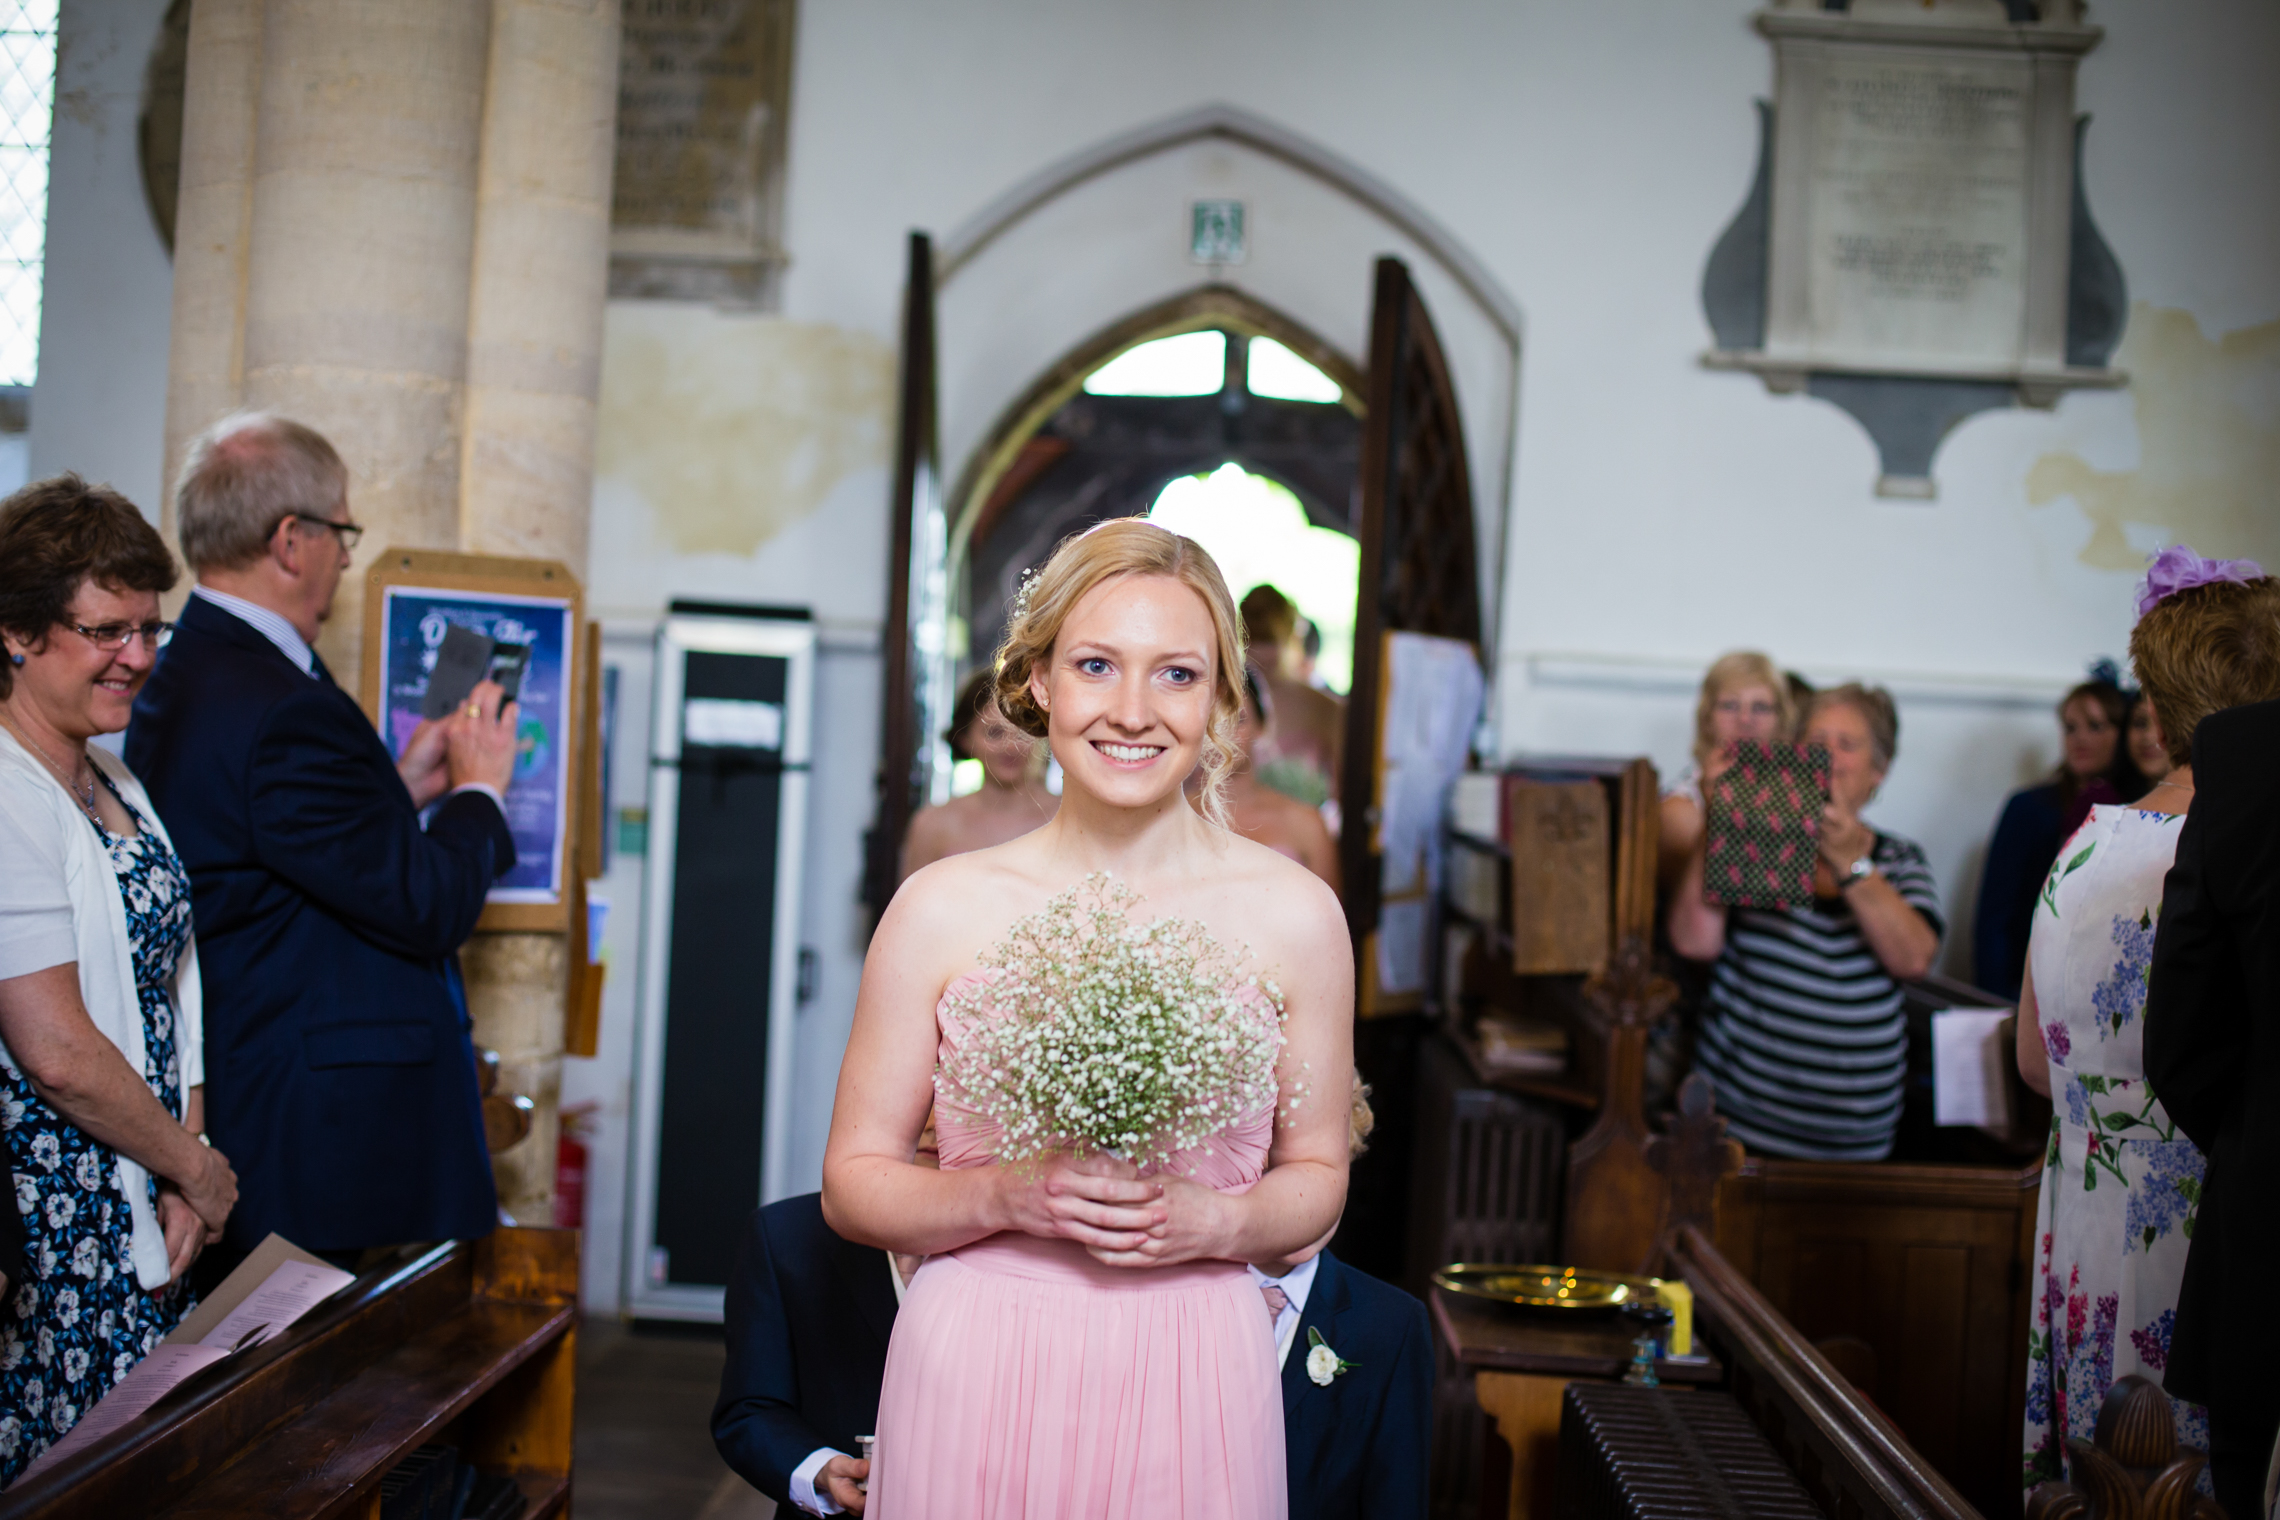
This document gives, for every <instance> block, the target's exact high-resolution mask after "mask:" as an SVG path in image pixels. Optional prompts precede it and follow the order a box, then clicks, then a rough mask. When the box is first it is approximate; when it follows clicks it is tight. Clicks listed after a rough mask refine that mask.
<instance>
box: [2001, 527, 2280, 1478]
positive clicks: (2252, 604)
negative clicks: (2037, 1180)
mask: <svg viewBox="0 0 2280 1520" xmlns="http://www.w3.org/2000/svg"><path fill="white" fill-rule="evenodd" d="M2270 586H2271V583H2270V582H2269V581H2268V580H2266V579H2265V578H2264V576H2263V574H2262V572H2261V571H2260V570H2258V568H2257V567H2256V566H2255V565H2253V564H2251V563H2249V562H2248V561H2246V560H2226V561H2208V560H2203V559H2201V558H2199V556H2197V555H2195V554H2193V553H2192V551H2191V550H2189V549H2185V548H2183V547H2182V546H2177V547H2173V548H2170V549H2167V550H2164V551H2163V553H2162V554H2161V556H2160V557H2159V558H2157V559H2156V560H2155V561H2154V564H2153V567H2152V571H2151V573H2150V574H2149V576H2148V582H2147V584H2146V586H2144V587H2143V588H2141V590H2140V595H2139V598H2138V609H2137V610H2138V623H2137V627H2136V628H2135V629H2133V630H2132V631H2131V634H2130V657H2131V661H2132V663H2133V664H2135V665H2136V667H2137V672H2138V677H2139V679H2140V680H2141V681H2143V682H2144V683H2145V690H2146V693H2147V695H2148V696H2150V697H2152V698H2154V699H2155V706H2156V711H2157V712H2158V713H2159V715H2160V718H2159V727H2161V728H2162V729H2163V730H2164V733H2163V744H2164V746H2165V748H2166V749H2167V750H2168V753H2169V756H2170V759H2171V760H2172V761H2173V762H2174V765H2175V768H2174V769H2172V770H2171V771H2170V772H2169V774H2168V775H2167V776H2165V777H2163V778H2162V780H2161V781H2160V782H2159V783H2158V784H2157V785H2155V786H2154V788H2153V789H2152V790H2151V791H2149V792H2147V793H2146V795H2145V796H2144V797H2142V798H2140V799H2139V800H2138V801H2137V802H2136V803H2134V804H2131V805H2129V806H2126V807H2112V806H2109V807H2097V808H2093V809H2092V810H2091V812H2090V817H2089V820H2088V821H2087V822H2085V823H2084V824H2083V825H2082V827H2081V828H2080V829H2079V830H2078V831H2077V832H2076V833H2075V835H2074V837H2073V838H2071V839H2069V840H2068V841H2067V842H2066V844H2065V845H2064V846H2063V847H2062V848H2061V849H2060V850H2059V853H2058V860H2057V863H2056V864H2054V865H2053V866H2052V867H2051V871H2050V875H2049V877H2048V878H2047V879H2046V880H2045V881H2044V884H2043V889H2042V894H2041V896H2040V898H2039V899H2038V900H2037V902H2036V904H2035V911H2034V919H2033V927H2032V930H2031V933H2030V938H2029V941H2028V950H2027V975H2026V984H2025V986H2024V988H2023V989H2022V990H2021V993H2020V998H2019V1071H2020V1075H2021V1076H2022V1077H2024V1078H2025V1079H2026V1081H2027V1083H2028V1084H2029V1085H2030V1086H2032V1087H2034V1088H2036V1089H2037V1090H2038V1091H2041V1092H2045V1093H2048V1094H2049V1095H2050V1098H2051V1134H2050V1148H2049V1150H2048V1151H2047V1152H2046V1154H2045V1156H2044V1160H2043V1177H2042V1196H2041V1199H2040V1202H2039V1204H2038V1206H2037V1215H2036V1221H2035V1241H2036V1260H2035V1289H2034V1317H2033V1322H2032V1327H2031V1330H2030V1333H2029V1335H2028V1338H2027V1350H2028V1364H2027V1418H2026V1461H2025V1472H2024V1477H2025V1481H2026V1485H2027V1486H2028V1487H2029V1488H2032V1487H2033V1486H2034V1485H2035V1484H2037V1483H2040V1482H2042V1481H2044V1480H2045V1479H2050V1478H2057V1477H2060V1476H2062V1471H2061V1469H2062V1468H2063V1467H2064V1466H2065V1465H2066V1442H2067V1440H2068V1439H2069V1438H2070V1437H2081V1438H2082V1439H2084V1440H2087V1439H2089V1437H2090V1435H2091V1431H2092V1427H2093V1426H2094V1425H2095V1424H2096V1423H2097V1418H2098V1407H2099V1405H2100V1404H2102V1403H2104V1402H2105V1398H2106V1392H2107V1390H2108V1389H2109V1388H2111V1387H2112V1386H2113V1383H2114V1380H2115V1379H2116V1378H2119V1377H2123V1376H2125V1375H2127V1374H2130V1373H2136V1374H2138V1375H2139V1376H2141V1377H2145V1378H2148V1379H2150V1380H2152V1381H2153V1382H2155V1383H2159V1382H2161V1381H2162V1374H2163V1372H2164V1371H2165V1370H2166V1368H2167V1366H2168V1362H2169V1344H2170V1333H2171V1330H2172V1329H2173V1327H2174V1326H2175V1324H2176V1319H2177V1294H2178V1288H2179V1285H2180V1284H2181V1283H2182V1281H2183V1279H2184V1274H2185V1255H2186V1247H2187V1245H2188V1243H2189V1242H2190V1240H2191V1238H2192V1234H2193V1221H2194V1216H2195V1214H2196V1212H2197V1210H2198V1208H2199V1205H2200V1200H2201V1181H2202V1178H2203V1176H2204V1175H2205V1173H2206V1170H2207V1168H2206V1163H2205V1162H2204V1161H2203V1159H2202V1156H2201V1153H2200V1151H2199V1150H2198V1149H2196V1148H2195V1147H2194V1145H2193V1142H2192V1141H2190V1140H2188V1139H2186V1138H2185V1136H2184V1134H2183V1133H2182V1132H2180V1131H2179V1130H2178V1128H2177V1126H2176V1125H2175V1124H2174V1123H2172V1122H2171V1120H2170V1117H2169V1115H2168V1113H2167V1111H2166V1110H2164V1109H2163V1108H2162V1106H2161V1100H2160V1099H2159V1097H2157V1096H2156V1095H2155V1094H2154V1093H2153V1091H2152V1090H2151V1089H2150V1088H2148V1086H2147V1085H2146V1080H2145V999H2146V977H2147V972H2148V969H2149V967H2150V965H2151V963H2152V959H2153V939H2154V931H2155V928H2156V927H2157V926H2158V925H2159V923H2160V921H2161V894H2162V887H2163V883H2164V880H2165V879H2166V878H2167V876H2168V874H2169V867H2170V865H2171V863H2172V861H2173V860H2174V859H2175V856H2176V854H2177V836H2178V834H2179V833H2180V832H2181V830H2182V827H2183V824H2184V815H2185V813H2186V811H2187V809H2188V808H2190V807H2191V806H2192V802H2193V766H2192V749H2191V744H2192V734H2193V730H2194V729H2195V728H2196V727H2198V726H2199V724H2200V721H2201V719H2202V718H2204V717H2206V716H2208V714H2210V713H2211V712H2215V711H2217V710H2219V709H2222V708H2226V707H2234V706H2238V705H2240V704H2242V703H2246V702H2254V701H2259V700H2263V699H2264V698H2267V697H2270V696H2272V695H2275V692H2274V690H2273V689H2272V688H2273V686H2274V684H2275V681H2276V680H2280V668H2276V667H2275V664H2274V661H2273V660H2272V659H2271V658H2270V656H2271V653H2272V644H2273V640H2272V639H2271V637H2270V633H2269V630H2268V629H2267V628H2266V627H2265V626H2264V625H2265V624H2266V623H2268V621H2269V618H2270ZM2260 651H2261V653H2260ZM2172 725H2174V726H2172ZM2173 736H2174V737H2173ZM2173 1402H2174V1404H2175V1408H2176V1417H2177V1437H2178V1440H2179V1441H2180V1442H2182V1443H2184V1444H2186V1445H2189V1446H2197V1447H2200V1448H2201V1449H2203V1450H2207V1448H2208V1445H2209V1417H2208V1412H2207V1411H2206V1410H2204V1409H2203V1408H2202V1407H2201V1406H2199V1405H2197V1404H2191V1403H2187V1402H2185V1401H2183V1400H2175V1401H2173ZM2202 1482H2203V1486H2204V1491H2205V1490H2206V1485H2207V1477H2206V1475H2205V1474H2204V1476H2203V1479H2202Z"/></svg>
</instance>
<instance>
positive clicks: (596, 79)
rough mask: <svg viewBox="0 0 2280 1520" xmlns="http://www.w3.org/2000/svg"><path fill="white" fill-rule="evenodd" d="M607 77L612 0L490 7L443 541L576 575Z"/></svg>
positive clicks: (609, 157) (611, 69)
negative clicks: (452, 497)
mask: <svg viewBox="0 0 2280 1520" xmlns="http://www.w3.org/2000/svg"><path fill="white" fill-rule="evenodd" d="M617 72H618V5H617V0H495V5H494V7H493V10H492V21H491V70H490V86H489V107H488V111H487V114H486V116H485V119H484V125H483V173H482V180H481V183H480V186H479V187H478V190H477V209H476V223H475V259H474V290H473V296H472V301H471V305H470V309H469V312H468V319H467V408H466V429H465V431H466V443H465V446H464V448H463V450H462V452H461V456H460V465H459V519H460V538H459V546H460V548H462V549H464V550H467V551H468V552H470V553H477V554H527V555H538V556H542V557H545V558H549V559H559V560H563V561H565V562H566V563H568V564H569V566H570V568H571V570H572V572H573V573H575V574H576V575H577V576H578V578H579V579H580V580H581V581H583V580H584V579H585V576H586V529H587V524H588V521H589V520H590V518H591V516H592V510H593V466H594V397H595V394H596V392H597V390H598V389H599V387H600V384H601V365H602V303H603V300H604V298H605V297H606V296H607V295H608V290H609V239H610V167H611V163H612V161H613V159H614V158H615V156H616V149H617V142H616V125H617Z"/></svg>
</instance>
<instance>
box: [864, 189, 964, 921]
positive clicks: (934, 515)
mask: <svg viewBox="0 0 2280 1520" xmlns="http://www.w3.org/2000/svg"><path fill="white" fill-rule="evenodd" d="M934 404H935V396H934V247H933V241H932V239H930V238H929V237H928V236H927V235H926V234H925V233H923V232H913V233H912V234H911V235H910V263H909V272H908V275H907V277H906V280H905V284H904V290H903V329H902V384H901V390H900V396H899V398H898V404H897V408H896V421H895V473H894V488H893V495H892V496H891V497H890V498H889V501H888V513H889V532H890V535H891V537H890V542H889V547H888V550H887V571H888V573H887V617H886V624H885V626H884V628H882V629H881V631H880V653H881V654H882V655H883V656H884V669H883V670H882V672H881V676H882V679H881V681H880V687H881V693H882V695H881V699H880V700H881V708H880V713H879V770H878V791H879V801H878V809H877V811H876V813H874V814H873V817H872V823H871V831H870V833H869V835H868V836H866V838H865V840H864V860H863V901H864V903H865V904H866V905H867V906H868V907H869V908H870V910H871V921H872V922H873V923H876V922H878V916H879V915H880V914H881V913H883V912H885V911H886V907H887V903H888V902H889V901H890V900H891V899H892V898H893V897H894V895H895V887H896V885H897V881H898V878H899V876H900V874H901V872H900V864H901V859H902V843H903V835H904V834H906V833H907V832H909V829H910V819H911V814H913V813H914V812H916V811H917V810H918V809H919V808H920V807H922V806H924V805H925V803H926V801H927V796H928V792H929V790H930V787H931V781H932V769H933V767H932V764H931V755H930V753H929V752H930V749H931V744H930V741H931V740H932V739H933V737H934V730H935V729H937V728H939V727H940V721H941V719H942V718H943V717H944V716H945V713H944V712H943V711H938V710H937V709H938V708H946V706H947V704H946V703H945V702H943V701H941V699H940V694H939V692H938V691H937V689H936V688H937V687H939V686H940V684H941V681H940V680H939V679H938V678H937V674H936V672H935V671H934V669H933V667H934V666H935V665H937V664H939V663H940V658H941V653H942V651H941V649H940V647H939V645H940V641H941V634H942V627H941V621H940V617H939V613H940V610H941V609H939V608H938V607H935V606H933V605H932V604H933V603H934V602H936V601H938V600H939V593H940V590H941V587H942V578H943V575H944V574H945V567H944V565H943V562H942V559H943V546H942V544H941V542H940V540H941V537H942V534H941V532H940V526H941V518H942V508H941V503H940V502H939V500H938V499H937V493H936V479H937V472H936V469H935V455H934Z"/></svg>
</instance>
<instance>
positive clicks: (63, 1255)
mask: <svg viewBox="0 0 2280 1520" xmlns="http://www.w3.org/2000/svg"><path fill="white" fill-rule="evenodd" d="M105 784H106V785H108V784H109V783H108V780H107V779H106V782H105ZM114 795H115V793H114ZM121 803H122V805H124V803H125V799H123V798H122V799H121ZM128 811H129V812H130V813H132V812H133V811H134V809H133V808H132V807H131V806H130V807H128ZM135 823H136V828H137V830H138V832H137V834H136V835H135V837H133V838H126V837H123V836H120V835H116V834H112V833H110V832H109V831H108V830H104V829H102V828H101V827H100V826H98V825H95V824H94V823H93V822H92V820H90V824H89V826H90V827H94V828H96V830H97V832H98V833H100V834H101V835H102V839H103V847H104V851H105V853H106V854H107V855H108V856H109V858H110V861H111V870H112V872H113V874H114V875H116V876H117V878H118V883H119V895H120V896H121V897H122V898H124V899H125V901H126V908H127V936H128V939H129V942H130V943H131V945H132V947H133V951H134V963H135V991H136V993H137V994H138V995H139V997H140V999H141V1002H142V1016H143V1077H144V1079H145V1080H146V1081H148V1082H149V1083H150V1090H151V1092H152V1093H154V1094H155V1095H156V1096H157V1098H158V1101H159V1102H161V1103H163V1104H165V1105H166V1110H167V1112H168V1113H171V1114H173V1115H174V1117H176V1118H177V1119H179V1118H181V1117H182V1103H183V1093H182V1060H181V1052H180V1051H179V1050H178V1049H176V1047H175V1030H176V1022H175V1007H174V993H173V985H174V967H175V963H176V962H177V961H178V960H180V959H181V957H182V951H183V947H184V946H186V945H187V944H189V942H190V878H189V876H188V875H187V874H185V872H184V871H183V869H182V862H181V861H180V860H179V859H177V858H176V857H175V854H174V852H173V851H172V850H170V849H168V848H167V847H166V844H165V842H164V841H163V840H161V839H160V838H159V837H158V835H157V834H155V833H154V832H152V831H151V829H150V827H149V826H148V824H146V823H145V822H144V821H143V819H142V817H141V815H140V814H136V816H135ZM0 1128H4V1130H5V1134H6V1141H7V1147H8V1165H9V1167H10V1169H11V1170H12V1171H13V1172H14V1173H15V1183H16V1210H17V1212H18V1213H20V1214H22V1215H23V1216H24V1236H25V1240H26V1248H25V1252H24V1282H23V1284H22V1286H20V1287H18V1288H17V1289H16V1291H15V1294H14V1297H13V1302H12V1303H11V1304H10V1306H9V1308H8V1310H7V1311H6V1312H4V1313H0V1485H5V1484H8V1483H13V1482H14V1481H15V1480H16V1477H17V1475H18V1474H20V1473H21V1472H22V1471H23V1470H24V1468H25V1467H26V1466H28V1465H29V1464H30V1463H31V1461H32V1459H33V1458H34V1457H37V1456H38V1455H39V1454H40V1453H41V1452H43V1451H45V1450H47V1448H48V1447H50V1446H52V1445H54V1444H55V1443H56V1441H58V1440H60V1439H61V1438H62V1437H63V1435H64V1433H65V1432H66V1431H68V1430H70V1429H71V1427H72V1426H73V1425H75V1424H77V1423H78V1422H79V1419H80V1417H81V1416H83V1415H85V1414H86V1413H87V1411H88V1410H89V1409H91V1408H93V1407H94V1405H95V1401H96V1400H98V1399H100V1398H102V1397H103V1395H104V1394H105V1393H107V1392H109V1391H110V1388H111V1385H112V1384H113V1383H116V1382H117V1381H118V1380H119V1379H120V1378H122V1377H124V1376H126V1374H127V1373H128V1372H129V1371H130V1370H132V1369H133V1367H134V1365H135V1363H137V1362H139V1361H141V1360H142V1359H143V1358H144V1357H145V1356H147V1355H149V1354H150V1350H151V1348H152V1347H154V1346H156V1345H157V1344H158V1343H159V1341H161V1340H162V1339H164V1338H165V1336H166V1335H167V1333H168V1332H169V1331H171V1330H172V1329H173V1328H174V1327H175V1325H176V1324H177V1323H179V1322H180V1321H181V1318H182V1316H183V1314H184V1313H185V1312H187V1311H188V1309H189V1308H190V1306H191V1302H190V1299H191V1295H190V1290H189V1285H188V1284H187V1283H183V1284H178V1285H176V1286H174V1287H170V1288H165V1289H161V1290H160V1291H159V1292H158V1293H156V1294H150V1293H145V1292H144V1291H143V1290H142V1288H141V1286H140V1285H139V1284H138V1283H137V1282H136V1281H135V1270H134V1266H133V1263H132V1261H131V1260H130V1259H129V1256H128V1248H127V1240H128V1234H129V1231H130V1230H131V1228H132V1225H131V1222H130V1218H129V1215H128V1212H127V1200H126V1196H125V1194H123V1193H121V1192H120V1191H119V1176H118V1154H117V1152H115V1151H113V1150H112V1149H111V1148H110V1147H109V1146H107V1145H102V1144H99V1143H98V1142H96V1141H95V1140H92V1139H90V1138H89V1137H88V1136H87V1135H85V1134H83V1133H81V1131H80V1129H79V1127H78V1126H77V1125H75V1124H73V1123H72V1122H71V1121H70V1120H68V1119H66V1118H64V1117H63V1116H62V1115H61V1114H59V1113H57V1112H56V1111H55V1110H54V1109H53V1108H50V1107H49V1106H48V1104H47V1102H46V1100H44V1099H43V1098H41V1097H40V1095H39V1094H38V1093H37V1092H36V1091H34V1090H33V1088H32V1084H31V1083H30V1082H28V1081H26V1080H25V1078H24V1076H23V1074H22V1073H21V1072H17V1071H12V1070H10V1069H9V1068H8V1067H7V1066H5V1065H0ZM149 1186H150V1189H151V1197H152V1201H153V1202H154V1203H155V1202H156V1200H157V1195H158V1184H157V1182H156V1180H155V1179H154V1180H152V1181H151V1182H150V1184H149Z"/></svg>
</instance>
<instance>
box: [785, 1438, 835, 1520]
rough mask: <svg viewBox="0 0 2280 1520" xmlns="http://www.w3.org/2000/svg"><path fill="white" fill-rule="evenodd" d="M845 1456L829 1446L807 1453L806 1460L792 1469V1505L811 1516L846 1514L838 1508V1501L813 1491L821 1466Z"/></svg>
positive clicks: (819, 1447) (821, 1470)
mask: <svg viewBox="0 0 2280 1520" xmlns="http://www.w3.org/2000/svg"><path fill="white" fill-rule="evenodd" d="M846 1455H847V1453H845V1452H843V1451H838V1450H835V1449H833V1448H832V1447H829V1446H818V1447H817V1448H816V1449H815V1450H813V1451H811V1452H809V1453H808V1454H807V1460H805V1461H803V1462H802V1463H800V1465H799V1466H797V1467H795V1468H793V1469H792V1492H791V1499H792V1503H793V1504H795V1505H797V1506H798V1507H799V1508H801V1509H803V1510H806V1511H807V1512H808V1513H809V1514H811V1515H839V1514H844V1513H846V1511H844V1510H842V1509H841V1508H840V1507H839V1501H838V1500H836V1499H834V1498H832V1497H831V1495H829V1494H819V1493H817V1492H816V1491H815V1480H816V1478H817V1476H818V1475H820V1474H821V1473H822V1472H823V1464H824V1463H826V1462H828V1461H830V1460H831V1459H832V1458H833V1457H844V1456H846Z"/></svg>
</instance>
